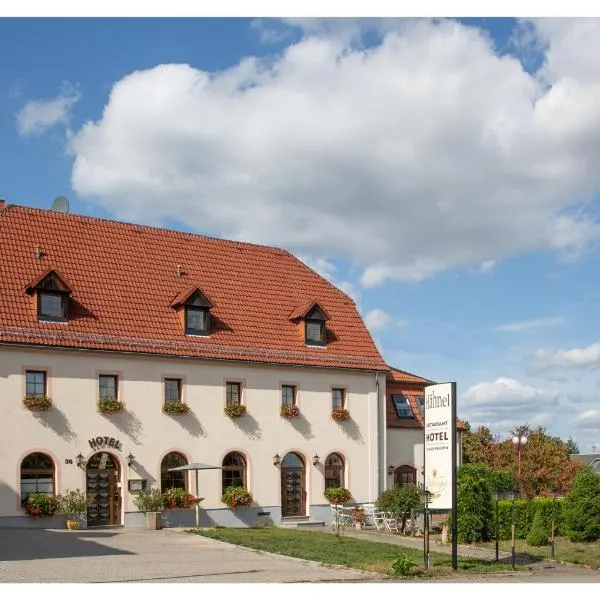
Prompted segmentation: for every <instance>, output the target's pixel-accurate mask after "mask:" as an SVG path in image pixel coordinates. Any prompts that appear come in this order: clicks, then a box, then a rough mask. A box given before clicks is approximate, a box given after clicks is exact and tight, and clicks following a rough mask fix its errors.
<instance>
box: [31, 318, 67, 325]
mask: <svg viewBox="0 0 600 600" xmlns="http://www.w3.org/2000/svg"><path fill="white" fill-rule="evenodd" d="M38 323H59V324H62V325H67V324H68V323H69V319H63V318H60V319H53V318H52V317H38Z"/></svg>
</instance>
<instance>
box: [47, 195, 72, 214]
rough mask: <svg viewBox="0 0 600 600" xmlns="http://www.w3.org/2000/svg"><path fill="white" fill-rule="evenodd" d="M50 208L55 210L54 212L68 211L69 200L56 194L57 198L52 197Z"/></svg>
mask: <svg viewBox="0 0 600 600" xmlns="http://www.w3.org/2000/svg"><path fill="white" fill-rule="evenodd" d="M51 210H55V211H56V212H61V213H67V212H69V201H68V200H67V198H66V197H65V196H58V197H57V198H54V202H52V207H51Z"/></svg>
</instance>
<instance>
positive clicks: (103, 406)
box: [98, 398, 123, 415]
mask: <svg viewBox="0 0 600 600" xmlns="http://www.w3.org/2000/svg"><path fill="white" fill-rule="evenodd" d="M121 410H123V403H122V402H121V401H120V400H117V399H116V398H100V400H99V401H98V412H99V413H100V414H101V415H109V414H112V413H118V412H120V411H121Z"/></svg>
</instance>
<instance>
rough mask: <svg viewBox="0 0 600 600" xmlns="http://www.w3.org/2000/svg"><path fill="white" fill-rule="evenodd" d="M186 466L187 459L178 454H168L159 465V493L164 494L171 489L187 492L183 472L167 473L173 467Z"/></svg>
mask: <svg viewBox="0 0 600 600" xmlns="http://www.w3.org/2000/svg"><path fill="white" fill-rule="evenodd" d="M187 464H188V461H187V458H186V457H185V456H184V455H183V454H181V453H180V452H169V453H168V454H166V455H165V456H164V458H163V459H162V461H161V463H160V491H161V492H163V493H164V492H166V491H167V490H170V489H171V488H182V489H184V490H187V485H186V481H187V478H186V476H185V474H186V472H185V471H169V469H173V468H175V467H183V466H185V465H187Z"/></svg>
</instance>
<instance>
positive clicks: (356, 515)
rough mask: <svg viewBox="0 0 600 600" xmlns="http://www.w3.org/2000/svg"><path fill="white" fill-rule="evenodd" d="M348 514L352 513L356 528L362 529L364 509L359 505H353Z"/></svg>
mask: <svg viewBox="0 0 600 600" xmlns="http://www.w3.org/2000/svg"><path fill="white" fill-rule="evenodd" d="M350 514H351V515H352V519H353V520H354V524H355V526H356V529H362V528H363V523H364V522H365V509H364V508H362V507H361V506H355V507H354V508H353V509H352V511H351V512H350Z"/></svg>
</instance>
